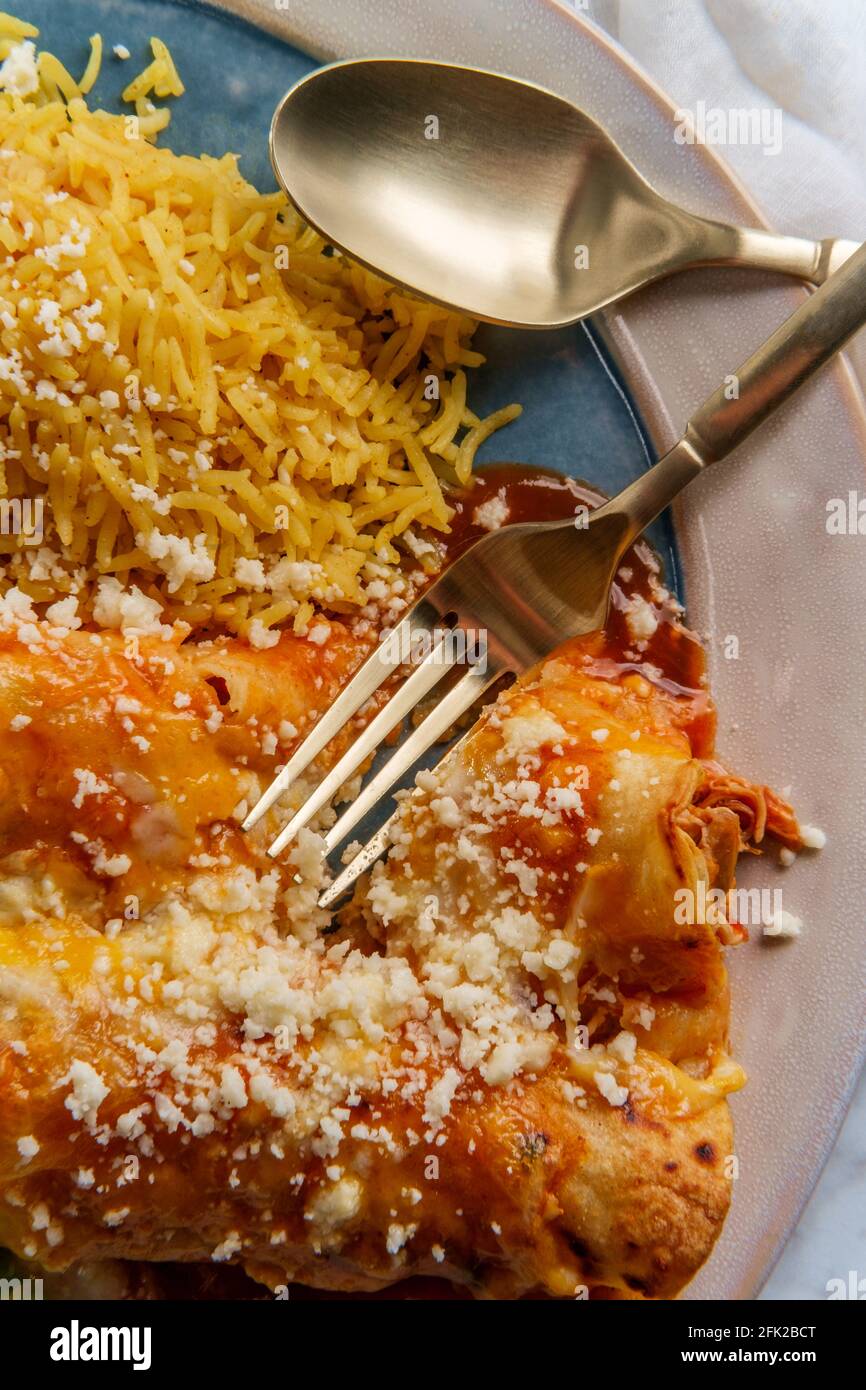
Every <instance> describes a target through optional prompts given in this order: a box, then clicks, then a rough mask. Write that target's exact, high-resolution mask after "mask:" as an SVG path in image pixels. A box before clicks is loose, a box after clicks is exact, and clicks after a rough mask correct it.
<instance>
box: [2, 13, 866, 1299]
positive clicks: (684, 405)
mask: <svg viewBox="0 0 866 1390" xmlns="http://www.w3.org/2000/svg"><path fill="white" fill-rule="evenodd" d="M217 4H218V6H219V8H220V9H221V10H222V11H232V12H234V13H232V14H228V13H218V12H217V10H215V9H213V8H210V7H207V6H203V5H200V4H192V3H176V2H175V0H158V3H154V0H68V3H67V4H66V5H64V6H62V7H61V6H58V5H57V4H56V0H19V2H18V4H16V5H12V6H11V8H13V9H14V10H15V12H16V13H18V14H19V15H21V16H22V17H24V18H27V19H31V20H32V21H33V22H35V23H37V24H38V25H39V26H40V28H41V29H42V41H43V42H44V43H45V45H46V47H49V48H51V49H52V50H53V51H54V52H56V53H58V54H59V55H60V56H61V57H62V58H63V59H64V60H65V61H66V62H67V63H68V65H69V67H70V68H71V70H72V71H73V72H75V71H78V70H80V69H81V68H83V65H84V61H85V60H86V53H87V43H86V40H87V37H88V35H89V34H91V33H93V32H94V31H95V30H96V29H98V30H99V31H100V32H101V33H102V35H103V38H104V39H105V42H106V48H107V51H108V53H109V55H110V52H111V47H112V45H113V44H115V43H123V44H126V46H127V47H128V48H130V50H132V55H133V57H132V60H131V61H130V63H123V62H120V61H118V60H116V59H113V58H111V57H110V56H109V57H108V58H107V60H106V63H105V66H104V71H103V75H102V77H101V78H100V81H99V83H98V85H97V88H96V92H95V100H96V101H98V102H99V103H100V104H104V105H106V106H109V107H114V108H115V109H117V97H118V94H119V91H120V89H121V87H122V86H123V85H124V84H125V82H126V81H128V75H129V74H130V72H131V71H132V70H133V63H135V64H136V67H135V70H138V67H140V66H141V65H142V63H141V62H139V60H144V59H145V58H146V56H147V55H146V42H147V39H148V37H149V36H150V34H151V33H158V34H159V35H160V37H162V38H163V39H165V40H166V41H167V42H168V43H169V45H170V46H171V48H172V50H173V53H174V55H175V57H176V59H177V61H178V64H179V67H180V70H181V73H182V75H183V77H184V80H185V82H186V84H187V89H188V91H187V95H186V96H185V97H183V98H181V100H180V101H179V102H176V103H174V104H173V108H174V115H173V119H172V125H171V127H170V130H169V132H168V133H167V135H165V136H163V137H162V140H163V142H167V143H170V144H171V145H172V147H173V148H175V149H177V150H186V151H190V152H193V153H199V152H201V151H207V152H209V153H214V154H221V153H223V152H224V151H225V150H226V149H232V150H236V151H237V152H238V153H239V154H240V155H241V168H242V170H243V172H244V173H245V174H246V176H247V177H248V178H250V179H251V180H253V181H254V182H257V183H258V184H259V185H260V186H262V187H264V186H268V187H270V186H272V185H273V179H272V176H271V173H270V170H269V168H268V164H267V147H266V133H267V127H268V123H269V120H270V115H271V112H272V110H273V107H274V106H275V104H276V101H277V99H278V97H279V96H280V95H282V93H283V92H284V90H285V89H286V88H287V87H288V86H289V85H290V84H291V83H292V82H293V81H294V80H295V79H296V78H297V77H299V76H300V75H301V74H302V73H303V72H306V71H308V70H309V69H310V68H311V67H312V66H314V65H315V62H316V60H317V59H331V58H336V57H340V58H345V57H357V56H365V55H373V54H377V55H392V54H401V55H403V56H407V57H432V58H439V59H446V60H450V61H455V62H464V63H473V64H477V65H478V66H482V67H488V68H495V69H498V70H500V71H506V72H511V73H514V74H516V75H519V76H523V77H527V78H530V79H532V80H533V81H536V82H540V83H542V84H543V85H545V86H548V87H551V88H553V89H554V90H555V91H557V92H559V93H561V94H562V95H563V96H566V97H569V98H570V99H572V100H573V101H575V102H576V103H577V104H578V105H580V106H582V107H583V108H584V109H585V110H586V111H587V112H588V113H589V114H590V115H591V116H593V117H594V118H595V119H596V120H597V121H600V122H601V123H602V124H603V125H605V126H606V127H607V128H608V129H609V130H610V132H611V134H612V135H613V136H614V138H615V139H616V140H617V141H618V142H619V143H620V144H621V146H622V147H623V148H624V150H625V151H626V153H627V154H628V155H629V156H630V157H631V158H632V159H633V160H634V162H635V163H636V164H637V165H638V167H639V168H640V169H641V170H642V171H643V173H644V174H645V175H646V176H647V177H648V178H649V179H650V180H651V181H652V182H653V183H654V184H655V185H656V187H657V188H658V189H659V190H660V191H661V192H662V193H664V194H665V195H667V196H669V197H671V198H673V199H675V200H677V201H680V202H682V203H683V204H684V205H686V206H688V207H691V208H692V209H694V210H695V211H696V212H698V213H701V214H703V215H705V216H710V217H717V218H720V219H724V220H728V221H739V222H742V223H750V224H751V225H758V224H760V222H761V219H760V214H759V212H758V211H757V209H756V208H755V207H754V206H753V205H752V204H750V203H749V201H748V199H747V197H746V195H745V194H744V192H743V191H742V189H741V188H740V187H739V186H738V185H737V184H736V182H735V181H734V179H733V177H732V176H731V174H730V173H729V171H727V169H726V168H725V166H724V165H723V164H722V163H721V162H720V161H719V160H717V159H716V158H715V157H714V155H713V153H712V151H710V150H707V149H705V148H703V147H701V146H688V145H677V144H676V143H675V142H674V139H673V131H674V124H675V123H674V120H673V110H674V108H673V104H672V103H671V102H670V101H669V100H668V99H667V98H666V97H665V96H664V94H663V93H661V92H660V91H659V90H658V89H657V88H655V87H654V86H653V85H652V84H651V83H650V82H649V81H648V79H647V78H646V77H645V76H643V75H642V74H641V73H640V72H639V71H638V70H637V69H636V68H635V67H634V66H633V65H632V64H631V63H630V62H629V60H628V59H627V57H626V56H625V55H624V54H623V53H622V52H621V51H620V50H618V49H617V47H616V46H615V45H614V44H612V43H611V42H610V41H609V40H607V39H606V38H604V37H602V35H601V34H600V32H599V31H598V30H596V29H595V28H594V26H592V25H591V24H589V23H588V22H586V21H584V20H582V19H581V18H580V17H579V16H576V15H575V13H574V12H573V11H571V10H569V9H567V8H565V7H560V6H559V5H556V4H552V3H542V0H509V3H508V6H507V9H506V8H505V7H503V6H502V4H501V3H497V0H472V3H467V0H437V3H436V4H429V3H426V0H327V3H326V4H322V3H320V0H217ZM237 15H242V16H244V17H246V18H248V19H250V20H252V21H253V22H255V23H256V24H258V25H259V26H260V28H259V29H256V28H253V27H251V25H250V24H246V23H243V22H241V20H239V19H238V18H237ZM264 30H268V31H270V32H268V33H265V32H263V31H264ZM803 293H804V291H803V290H802V289H800V288H798V287H796V286H794V285H792V284H791V283H790V282H783V281H781V280H778V279H776V280H773V279H770V278H769V277H767V276H764V275H762V274H758V273H753V272H745V271H730V270H727V271H724V270H717V271H694V272H689V273H688V274H685V275H681V276H680V277H678V278H677V279H676V280H673V281H668V282H667V283H665V284H661V285H658V286H655V287H653V288H652V289H650V290H648V291H644V292H643V293H642V294H640V295H639V296H635V297H634V298H633V299H632V300H630V301H629V302H628V303H626V304H624V305H621V306H619V307H618V308H616V309H614V310H613V311H611V312H610V313H609V314H607V315H605V316H604V318H603V319H600V320H599V321H598V322H597V323H595V324H594V326H593V329H592V330H591V331H589V332H586V331H585V330H583V329H581V328H577V329H570V330H565V331H562V332H560V333H556V334H531V335H529V334H519V333H509V332H507V331H503V330H489V329H484V330H482V345H483V348H484V350H486V351H487V352H488V354H489V362H488V365H487V367H485V368H484V369H482V370H481V371H480V372H479V373H478V374H477V375H476V377H475V379H474V383H473V394H472V397H471V400H472V403H473V405H474V406H475V408H476V409H480V410H487V409H489V408H492V407H494V406H496V405H501V404H505V403H506V402H507V401H510V400H513V399H518V400H521V401H522V402H523V404H524V406H525V407H526V409H525V413H524V416H523V418H522V419H521V420H520V421H519V422H517V423H516V424H515V425H512V426H510V427H509V429H508V431H507V433H506V434H500V435H498V436H497V437H496V438H495V439H494V440H492V441H489V442H488V445H487V446H486V449H485V451H484V452H483V453H482V456H481V457H482V459H483V458H485V457H486V458H488V459H491V458H511V459H518V460H521V461H524V462H528V463H536V464H544V465H546V466H548V467H553V468H556V469H559V470H560V471H563V472H567V473H571V474H573V475H574V476H577V477H584V478H587V479H589V480H590V481H592V482H594V483H596V484H598V485H599V486H601V487H602V488H604V489H605V490H606V491H608V492H612V491H616V490H617V489H618V488H620V487H621V486H622V485H623V484H624V483H625V482H626V481H628V480H629V479H630V478H632V477H634V476H635V475H636V473H637V472H639V471H640V470H641V469H643V468H644V467H646V464H647V440H649V441H650V445H649V447H650V449H651V451H653V452H660V451H661V450H663V449H664V448H666V447H668V446H669V445H670V444H671V443H673V441H674V439H675V438H676V437H677V435H678V433H679V432H680V430H681V428H682V426H683V424H684V422H685V420H686V419H687V418H688V414H689V411H690V410H691V409H693V408H694V407H695V406H696V405H698V404H699V403H700V402H701V401H702V400H703V399H704V397H705V396H707V395H708V394H709V393H710V392H711V391H712V390H713V389H714V388H715V387H716V386H717V385H718V383H719V382H720V381H721V380H722V378H723V377H724V376H725V374H726V373H727V372H730V371H733V370H735V368H736V367H737V365H738V364H739V363H740V361H741V360H742V359H743V358H744V357H745V356H746V355H747V354H748V352H749V351H751V349H752V348H753V347H755V346H757V344H758V343H759V342H761V341H762V340H763V339H764V338H765V337H767V336H768V335H769V334H770V332H771V331H772V330H773V328H774V327H775V326H776V325H777V324H778V323H779V322H780V321H781V320H782V319H783V318H784V317H785V316H786V315H787V314H789V313H790V312H791V311H792V310H793V309H794V308H795V307H796V304H797V302H798V298H799V297H800V296H802V294H803ZM605 345H606V346H605ZM864 458H866V416H864V412H863V403H862V399H861V396H860V393H859V391H858V389H857V387H856V385H855V383H854V379H853V377H852V375H851V374H850V372H849V371H848V369H847V367H846V366H845V364H844V363H842V362H839V363H837V364H836V365H835V366H834V367H832V368H831V369H829V370H828V371H826V372H825V373H824V375H823V376H822V377H821V379H820V380H817V381H814V382H813V383H811V384H810V385H809V386H808V387H806V388H805V389H804V391H803V392H802V393H801V394H800V396H799V397H798V398H797V400H796V401H794V402H793V403H792V405H790V406H789V407H788V408H787V409H786V411H785V412H784V414H783V415H782V416H781V417H780V418H778V419H777V420H775V421H772V422H771V423H770V424H769V425H768V426H765V427H764V429H763V430H762V431H761V432H760V433H759V435H758V436H756V437H755V438H754V439H753V441H751V442H750V443H749V444H748V445H746V446H745V447H744V448H742V449H741V450H740V451H739V452H738V454H737V455H736V456H735V457H734V459H732V460H730V461H728V462H727V463H724V464H720V465H719V466H718V468H717V469H716V470H715V471H714V472H712V473H710V474H709V475H707V476H705V477H704V478H702V479H701V480H699V481H698V482H697V483H696V484H695V485H694V486H693V487H692V488H691V489H689V491H688V492H687V493H686V494H685V495H684V500H683V502H682V504H681V506H680V507H679V508H678V510H677V513H676V516H675V519H674V522H673V526H672V523H671V522H670V520H668V521H667V522H665V523H664V524H663V525H662V526H661V527H659V528H658V529H657V530H656V533H655V536H654V539H655V542H656V544H657V545H658V546H659V548H660V549H661V550H662V553H663V556H664V558H665V561H666V564H667V569H668V577H669V578H670V579H671V580H672V581H673V583H674V584H675V585H676V586H677V587H679V588H680V589H681V591H682V584H683V581H684V585H685V590H686V591H687V595H688V607H689V619H690V622H691V624H692V626H693V627H695V628H697V630H698V631H700V632H702V633H703V634H704V635H705V637H706V640H707V644H708V647H709V651H710V663H711V676H712V681H713V689H714V692H715V695H716V699H717V702H718V705H719V711H720V729H719V748H720V752H721V755H722V756H723V757H725V759H726V760H727V761H729V762H730V763H731V764H732V765H733V766H735V767H738V768H741V769H743V770H744V771H747V772H748V773H749V775H753V776H755V777H756V778H759V779H760V778H765V779H766V780H767V781H769V782H772V783H773V784H774V785H776V786H778V787H780V788H788V787H790V794H791V796H792V799H793V801H794V804H795V806H796V807H797V809H798V811H799V813H800V815H801V819H802V820H803V821H804V822H807V823H817V824H818V825H820V826H822V827H823V828H824V829H825V830H826V832H827V834H828V837H829V841H828V846H827V848H826V849H825V850H824V852H823V853H822V854H821V855H818V856H814V855H802V856H801V857H800V858H799V859H798V861H797V863H796V864H795V865H794V866H793V867H792V868H790V869H787V870H784V871H782V870H777V869H776V868H775V867H774V865H773V862H772V860H771V859H770V858H768V859H766V860H761V861H756V862H753V863H752V864H751V865H746V866H744V868H743V871H742V873H741V876H740V880H741V883H743V885H744V886H747V887H750V886H754V887H759V888H765V887H766V888H770V889H775V888H779V887H781V888H782V891H783V896H784V904H785V907H786V908H787V909H788V910H789V911H792V912H795V913H796V915H797V916H799V917H801V918H803V919H804V922H805V928H804V932H803V935H802V937H801V938H800V939H799V940H798V941H796V942H786V943H778V942H777V943H770V942H766V941H762V940H761V939H760V938H759V937H758V938H757V939H754V940H753V941H752V942H751V943H750V944H749V945H748V946H746V947H744V948H742V949H740V950H738V951H737V952H735V953H733V955H732V957H731V969H732V975H733V991H734V1020H733V1030H732V1031H733V1043H734V1050H735V1052H736V1055H737V1057H738V1059H739V1060H740V1061H742V1062H743V1063H744V1065H745V1066H746V1068H747V1070H748V1072H749V1074H750V1076H751V1081H750V1084H749V1086H748V1087H747V1088H746V1090H745V1091H744V1092H743V1093H741V1094H740V1095H739V1096H737V1097H735V1098H734V1101H733V1109H734V1118H735V1123H736V1152H737V1157H738V1159H739V1176H738V1180H737V1182H736V1184H735V1193H734V1202H733V1207H732V1211H731V1214H730V1217H729V1219H728V1222H727V1225H726V1227H725V1229H724V1232H723V1234H722V1237H721V1239H720V1241H719V1244H718V1246H717V1247H716V1250H715V1252H714V1253H713V1255H712V1257H711V1259H710V1261H709V1262H708V1264H707V1265H706V1267H705V1268H704V1270H702V1271H701V1273H700V1274H699V1275H698V1277H697V1279H696V1280H695V1281H694V1282H693V1283H692V1285H691V1286H690V1288H689V1289H688V1291H687V1293H686V1295H685V1296H686V1297H689V1298H724V1299H736V1298H749V1297H752V1296H754V1294H755V1293H756V1292H757V1291H758V1289H759V1288H760V1286H761V1283H762V1282H763V1279H764V1278H765V1277H766V1274H767V1272H768V1270H769V1269H770V1268H771V1266H772V1264H773V1262H774V1260H775V1259H776V1258H777V1256H778V1254H779V1252H780V1250H781V1248H782V1245H783V1243H784V1241H785V1239H786V1237H787V1235H788V1233H789V1231H790V1230H791V1228H792V1226H793V1224H794V1223H795V1221H796V1219H797V1216H798V1215H799V1212H800V1210H801V1208H802V1205H803V1203H804V1202H805V1200H806V1198H807V1196H808V1194H809V1192H810V1191H811V1188H812V1186H813V1184H814V1182H815V1180H816V1178H817V1175H818V1173H819V1172H820V1169H821V1167H822V1164H823V1162H824V1160H825V1158H826V1156H827V1153H828V1151H829V1149H830V1146H831V1144H832V1142H833V1139H834V1137H835V1134H836V1131H837V1129H838V1126H839V1124H840V1123H841V1119H842V1117H843V1115H844V1112H845V1108H846V1105H847V1101H848V1099H849V1096H850V1093H851V1090H852V1087H853V1084H854V1081H855V1079H856V1075H857V1071H858V1068H859V1063H860V1060H861V1054H862V1047H863V1038H864V1031H866V988H864V985H866V934H864V933H863V931H862V929H861V923H860V913H861V905H862V903H863V902H864V900H866V858H864V856H863V854H862V853H861V852H859V851H860V850H861V844H860V843H858V831H857V829H856V827H857V826H858V825H860V824H862V823H863V787H864V786H866V776H864V774H866V742H864V740H863V738H862V736H861V729H862V716H863V696H862V688H863V683H864V674H866V650H864V648H866V639H864V633H863V629H862V626H861V625H860V624H859V622H858V621H857V619H858V618H859V610H860V602H861V595H862V592H863V586H864V578H866V573H864V570H866V563H864V551H863V541H862V538H858V537H857V536H835V535H834V536H830V535H828V533H827V529H826V524H825V520H826V514H827V513H826V509H827V502H828V501H829V500H830V499H831V498H835V497H839V498H846V497H847V494H848V492H849V490H854V491H862V489H863V485H864ZM674 533H675V534H674ZM731 638H736V639H737V640H736V642H732V641H731V640H730V639H731ZM732 652H736V653H737V655H736V656H735V657H734V656H730V655H729V654H730V653H732ZM860 838H861V839H862V836H861V837H860Z"/></svg>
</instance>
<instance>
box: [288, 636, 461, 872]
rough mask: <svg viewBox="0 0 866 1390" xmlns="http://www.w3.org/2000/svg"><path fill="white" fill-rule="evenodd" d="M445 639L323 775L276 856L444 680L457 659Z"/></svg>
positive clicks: (443, 637)
mask: <svg viewBox="0 0 866 1390" xmlns="http://www.w3.org/2000/svg"><path fill="white" fill-rule="evenodd" d="M445 642H446V636H445V634H443V635H442V637H440V638H439V640H438V642H437V643H436V644H435V646H434V647H433V650H432V651H431V652H430V653H429V654H428V655H427V656H426V657H425V659H424V661H422V663H421V665H420V666H418V667H417V668H416V670H414V671H413V672H412V674H411V676H409V677H408V678H407V679H406V680H405V681H404V682H403V684H402V685H401V686H400V689H399V690H398V691H397V692H396V694H394V695H393V696H392V697H391V699H390V700H389V701H388V703H387V704H386V705H384V706H383V708H382V709H380V711H379V713H378V714H377V715H376V718H375V719H373V720H371V722H370V723H369V724H368V725H367V727H366V728H365V729H363V730H362V731H361V733H360V734H359V736H358V738H356V739H355V741H354V743H353V744H352V746H351V747H350V748H349V749H348V750H347V751H346V752H345V753H344V755H343V757H342V758H340V760H339V762H338V763H336V764H335V765H334V767H332V768H331V770H330V772H329V773H328V775H327V776H326V777H323V778H322V781H321V782H320V783H319V784H318V786H317V787H316V788H315V790H314V791H313V792H311V793H310V795H309V796H308V797H307V799H306V801H305V802H304V804H303V806H301V807H300V809H299V810H298V811H297V812H296V813H295V815H294V816H293V817H292V819H291V820H290V821H289V823H288V825H286V826H284V827H283V829H282V830H281V831H280V833H279V835H278V836H277V838H276V839H275V840H274V842H273V844H272V845H271V847H270V849H269V850H268V854H269V855H270V856H271V858H272V859H275V858H276V857H277V855H278V854H281V853H282V851H283V850H284V849H285V847H286V845H287V844H288V843H289V842H290V840H293V839H294V838H295V836H296V835H297V833H298V831H299V830H300V829H301V828H302V826H305V825H306V824H307V823H308V822H309V821H311V820H312V818H313V816H314V815H315V814H316V812H317V811H319V810H321V808H322V807H323V806H324V805H326V804H327V802H328V801H330V799H331V797H332V796H333V795H334V793H335V792H337V791H339V789H340V787H341V786H342V785H343V783H344V782H345V781H347V779H348V778H349V777H351V775H352V773H353V772H354V771H355V770H356V769H357V768H358V767H360V765H361V763H362V762H363V761H364V759H365V758H366V757H367V756H368V754H370V753H372V752H374V751H375V749H376V748H378V746H379V744H380V743H381V742H382V740H383V739H384V738H386V737H387V735H388V734H389V733H390V732H391V730H392V729H394V728H396V726H397V725H398V724H399V723H400V721H401V719H403V718H404V717H405V716H406V715H407V714H409V713H410V711H411V710H413V709H414V708H415V706H416V705H417V703H418V701H419V700H422V699H423V698H424V696H425V695H426V694H427V692H428V691H430V690H432V689H433V687H434V685H436V683H437V682H438V681H440V680H441V679H442V677H443V676H444V675H445V672H446V671H448V670H450V668H451V666H453V664H454V661H455V658H454V657H453V656H452V655H450V654H443V649H444V647H445Z"/></svg>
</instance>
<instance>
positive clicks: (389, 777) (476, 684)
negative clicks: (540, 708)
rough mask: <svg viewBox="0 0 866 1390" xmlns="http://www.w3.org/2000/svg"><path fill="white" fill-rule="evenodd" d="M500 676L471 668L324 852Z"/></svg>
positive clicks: (346, 816) (347, 814)
mask: <svg viewBox="0 0 866 1390" xmlns="http://www.w3.org/2000/svg"><path fill="white" fill-rule="evenodd" d="M501 675H502V667H500V666H494V665H488V666H487V667H486V668H485V669H483V670H482V669H481V668H480V667H478V666H472V667H470V669H469V670H468V671H467V672H466V673H465V675H463V676H461V677H460V680H459V681H457V683H456V684H455V685H453V686H452V687H451V689H450V690H449V691H448V693H447V694H446V695H443V697H442V699H441V700H440V701H439V703H438V705H436V707H435V709H433V710H431V712H430V713H429V714H428V715H427V718H426V719H425V720H423V721H422V723H420V724H419V725H418V727H417V729H415V731H414V732H413V733H412V734H410V735H409V737H408V738H407V739H406V740H405V742H403V743H401V744H400V745H399V747H398V748H397V749H396V751H395V752H394V754H393V756H392V757H390V758H389V759H388V761H387V762H386V764H385V766H384V767H383V768H380V769H379V772H378V773H377V774H376V776H375V777H374V778H373V779H372V781H371V782H369V783H368V784H367V786H366V787H365V788H364V790H363V791H362V792H361V795H360V796H359V797H358V798H357V800H355V801H353V803H352V805H351V806H350V807H349V808H348V810H346V811H344V812H343V814H342V816H340V819H339V820H338V821H337V822H336V823H335V824H334V825H333V826H332V827H331V829H330V830H329V831H328V833H327V835H326V836H325V852H326V853H327V854H330V852H331V850H332V849H333V848H334V846H335V845H338V844H340V842H341V840H344V839H345V838H346V836H347V835H348V834H349V831H350V830H352V829H353V828H354V826H356V825H357V824H358V821H359V820H362V819H363V817H364V816H365V815H366V814H367V812H368V811H370V810H371V809H372V808H373V806H375V804H376V802H377V801H378V800H379V799H380V797H383V796H384V795H385V794H386V792H388V791H389V790H390V788H391V787H393V785H394V783H395V782H397V781H399V779H400V778H401V777H402V776H403V773H404V772H408V770H409V768H410V767H411V766H412V764H413V763H414V762H416V761H417V759H418V758H420V757H421V754H422V753H426V751H427V749H428V748H429V747H430V746H431V745H432V744H434V743H435V742H436V740H437V739H438V738H441V737H442V735H443V734H444V733H446V732H447V730H448V729H450V727H451V725H452V724H453V723H454V721H455V719H459V718H460V715H461V714H464V713H465V712H466V710H468V709H469V708H470V706H471V705H473V704H474V702H475V701H476V700H477V699H478V698H479V697H480V696H481V695H483V693H484V691H485V690H487V689H488V688H489V686H491V685H492V684H493V682H494V681H495V680H497V679H498V677H499V676H501ZM362 853H363V851H362ZM354 862H355V861H354V860H353V861H352V864H351V865H350V866H349V867H350V868H352V867H354ZM358 872H361V871H360V870H359V871H358ZM349 881H350V882H351V881H352V880H349Z"/></svg>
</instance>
